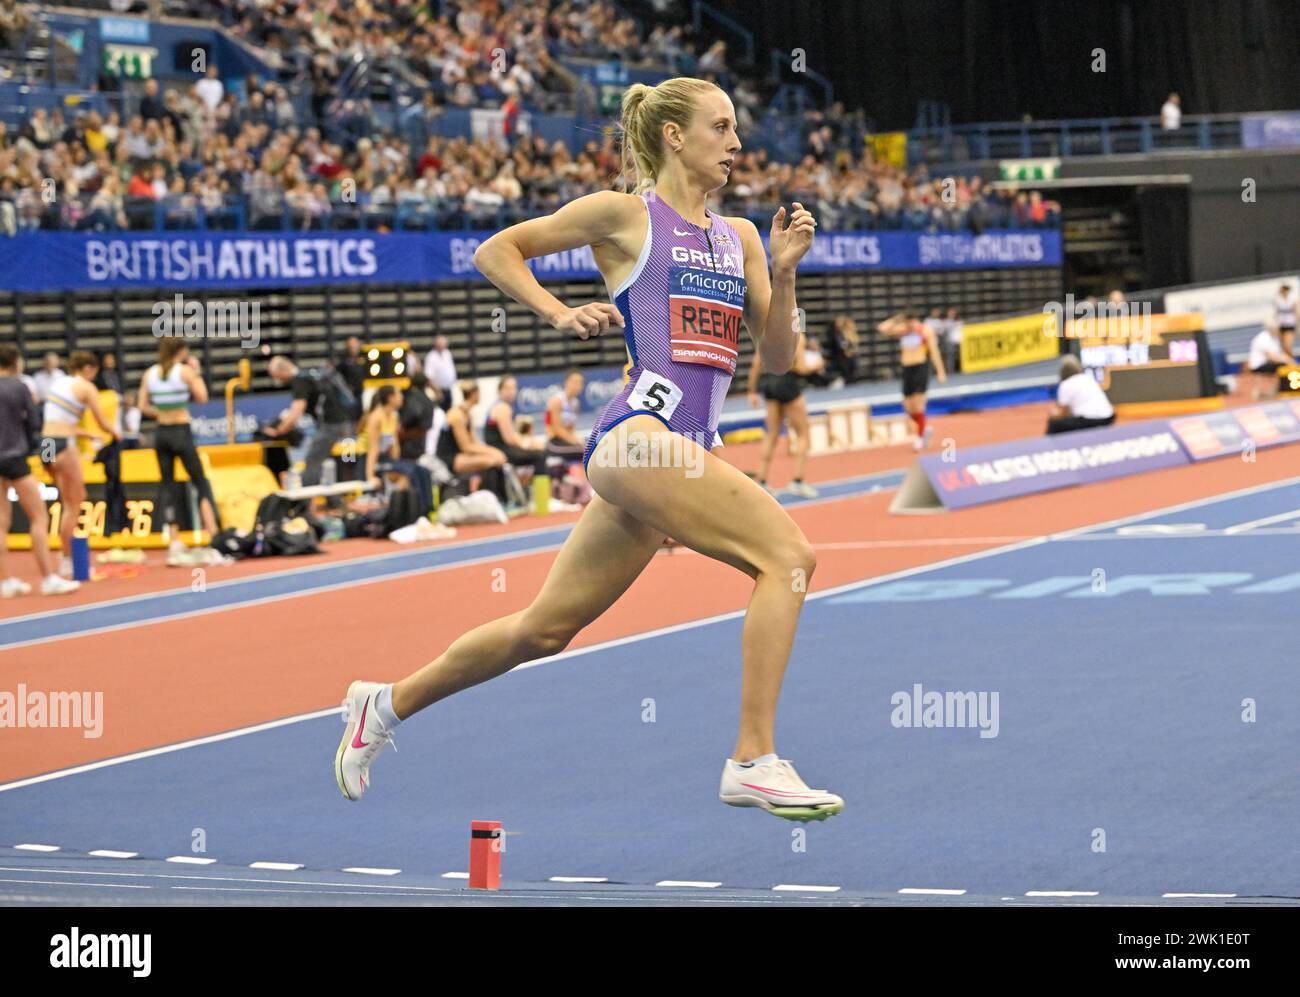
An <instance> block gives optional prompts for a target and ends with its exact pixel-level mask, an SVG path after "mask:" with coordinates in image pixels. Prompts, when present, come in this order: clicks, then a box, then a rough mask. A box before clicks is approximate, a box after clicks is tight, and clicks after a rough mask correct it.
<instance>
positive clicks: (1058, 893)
mask: <svg viewBox="0 0 1300 997" xmlns="http://www.w3.org/2000/svg"><path fill="white" fill-rule="evenodd" d="M1025 896H1027V897H1095V896H1097V892H1096V891H1095V890H1030V891H1029V892H1027V893H1026V894H1025Z"/></svg>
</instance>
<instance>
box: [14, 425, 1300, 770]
mask: <svg viewBox="0 0 1300 997" xmlns="http://www.w3.org/2000/svg"><path fill="white" fill-rule="evenodd" d="M1045 412H1046V405H1032V406H1021V407H1018V408H1015V409H1003V410H997V411H993V412H983V413H978V414H969V415H954V416H946V417H939V418H936V419H935V420H934V424H935V439H936V442H940V441H942V440H943V438H944V437H951V438H952V439H954V440H955V442H956V444H957V445H958V446H974V445H978V444H980V443H989V442H995V441H997V440H1005V439H1012V438H1017V437H1023V436H1028V435H1034V434H1036V433H1038V432H1040V431H1041V427H1042V425H1043V421H1044V416H1045ZM757 446H758V445H757V444H747V445H743V446H735V447H726V448H724V449H723V450H721V451H719V453H720V454H722V455H725V456H726V457H727V459H728V460H731V461H732V462H733V463H735V464H737V465H738V466H740V467H742V468H752V467H753V466H755V465H756V463H757V459H758V453H757ZM780 453H781V454H782V456H779V457H778V462H777V466H776V467H775V468H774V473H773V481H774V483H776V484H781V483H783V482H784V481H785V476H786V475H787V474H788V462H787V461H786V459H785V458H784V456H783V454H784V446H782V448H781V451H780ZM911 456H912V454H911V451H910V450H905V449H902V448H897V447H895V448H891V449H888V450H883V451H869V452H865V453H855V454H847V455H838V456H833V457H824V458H818V459H814V460H812V461H810V462H809V467H808V479H809V480H810V481H813V482H816V481H825V480H829V479H835V478H843V477H850V476H855V475H861V474H869V473H871V472H873V471H880V470H887V469H890V468H898V467H902V466H904V465H905V464H906V463H908V462H909V459H910V458H911ZM1297 474H1300V445H1292V446H1286V447H1279V448H1274V449H1269V450H1261V451H1259V452H1258V454H1257V457H1256V460H1255V461H1254V462H1253V463H1246V462H1244V461H1240V460H1235V459H1225V460H1219V461H1211V462H1207V463H1203V464H1200V465H1193V466H1187V467H1179V468H1171V469H1168V470H1164V471H1158V472H1154V473H1150V474H1144V475H1141V476H1137V477H1131V478H1121V479H1117V480H1114V481H1110V482H1103V483H1100V484H1096V485H1089V486H1086V487H1082V488H1073V489H1069V490H1065V491H1057V492H1049V493H1046V494H1042V495H1035V496H1027V497H1024V498H1020V499H1014V500H1011V501H1007V502H1001V503H996V504H993V505H989V506H982V507H976V508H973V509H967V510H963V511H960V512H952V513H941V514H937V515H931V516H893V515H890V514H889V513H888V511H887V510H888V506H889V503H890V501H891V499H892V493H881V494H875V495H869V496H863V497H857V498H845V499H836V500H831V501H826V502H822V503H818V504H816V505H813V506H805V507H798V506H795V507H792V508H791V509H790V514H791V515H792V516H793V518H794V519H795V521H796V522H797V523H798V524H799V525H800V527H801V528H802V529H803V530H804V532H805V534H806V535H807V536H808V538H809V539H810V540H811V541H812V543H813V545H814V546H815V547H818V548H819V552H818V568H817V572H816V575H815V576H814V578H813V580H812V583H811V590H812V591H814V592H815V591H817V590H820V589H825V588H829V587H832V586H836V585H842V584H845V583H847V582H853V581H858V580H861V579H866V578H871V577H875V576H879V575H883V574H888V573H890V572H894V571H898V570H901V569H905V568H912V567H917V566H921V565H925V564H931V563H935V562H938V561H942V560H945V559H947V558H951V557H955V556H958V555H962V554H969V553H973V552H976V551H980V550H987V549H990V548H993V547H998V546H1003V545H1005V544H1007V543H1011V542H1014V541H1015V540H1017V539H1022V538H1027V537H1029V536H1039V535H1042V534H1044V533H1048V532H1053V531H1057V530H1066V529H1071V528H1075V527H1081V526H1087V525H1090V524H1094V523H1098V522H1102V521H1105V520H1109V519H1114V518H1119V517H1123V516H1130V515H1134V514H1137V513H1142V512H1146V511H1149V510H1152V509H1157V508H1160V507H1163V506H1168V505H1173V504H1176V503H1180V502H1186V501H1190V500H1194V499H1200V498H1207V497H1210V496H1213V495H1216V494H1220V493H1223V492H1227V491H1232V490H1234V489H1238V488H1245V487H1249V486H1251V485H1256V484H1263V483H1267V482H1271V481H1277V480H1281V479H1283V478H1287V477H1292V476H1295V475H1297ZM575 518H576V516H575V515H568V516H554V517H550V518H549V519H547V520H530V519H524V520H519V521H515V522H513V523H511V524H509V525H508V526H479V527H469V528H466V529H464V530H462V531H461V533H460V536H459V537H458V538H457V539H458V540H463V539H468V538H472V537H478V536H491V535H498V534H502V533H508V532H515V531H519V530H526V529H535V528H537V527H539V526H543V525H559V524H560V523H562V522H565V521H572V520H574V519H575ZM862 542H873V545H872V546H869V547H858V548H850V549H842V548H840V547H839V545H842V544H846V543H862ZM828 545H829V546H828ZM394 547H395V545H392V544H390V543H387V542H378V541H375V542H366V541H349V542H348V543H347V544H344V545H338V546H337V547H336V548H335V550H334V551H332V552H331V553H330V554H328V555H325V557H328V558H329V559H332V560H341V559H345V558H352V557H361V556H367V555H373V554H375V553H380V552H383V551H392V550H393V549H394ZM154 556H155V558H156V557H157V555H154ZM554 556H555V555H554V551H544V552H540V553H531V554H524V555H518V556H511V557H504V558H502V559H501V560H500V561H499V562H494V563H482V564H477V565H471V566H467V567H458V568H444V569H435V570H431V571H429V572H427V573H424V574H421V575H417V576H414V577H406V578H400V579H393V580H383V581H376V582H372V583H368V584H361V585H356V586H353V587H351V588H349V589H347V590H340V591H330V592H322V593H318V594H309V595H304V596H299V597H293V598H289V599H281V600H278V601H274V602H270V603H267V604H264V605H255V606H248V607H243V608H236V609H230V610H225V611H222V612H219V613H213V614H210V615H204V616H198V617H193V618H188V619H182V620H175V621H167V622H161V623H150V624H148V625H147V626H136V627H131V628H128V629H124V630H120V631H115V632H110V633H104V634H98V635H94V636H87V637H74V638H68V639H64V640H57V641H53V642H48V643H46V644H42V645H36V646H31V647H23V648H18V649H15V650H12V651H9V652H6V653H5V654H4V656H3V657H2V658H0V689H7V690H13V689H15V688H16V686H17V684H18V683H19V682H24V683H26V684H27V685H28V687H29V688H33V689H42V690H47V691H48V690H78V689H90V690H102V691H103V693H104V715H105V722H104V733H103V736H102V737H100V738H98V739H94V740H90V739H85V738H83V737H82V736H81V732H80V731H61V730H43V731H24V732H23V734H22V741H21V742H18V741H17V736H18V735H17V734H16V733H15V732H14V731H12V730H5V731H2V732H0V781H9V780H12V779H16V778H21V777H24V776H28V775H33V774H37V773H42V772H48V771H53V770H56V769H61V768H65V767H67V766H71V765H76V764H81V763H84V762H89V761H93V760H97V759H102V758H108V757H112V756H115V755H121V754H125V753H128V752H132V751H138V750H142V749H146V748H150V747H156V746H159V745H164V744H169V743H174V742H177V741H182V740H187V739H190V738H194V737H201V736H204V735H207V734H213V733H217V732H221V731H225V730H230V729H233V728H237V727H243V726H247V725H250V724H255V723H261V722H265V721H268V720H274V719H278V718H281V717H286V716H291V715H294V714H298V713H304V712H308V711H311V710H318V709H322V708H325V707H329V706H332V705H334V704H336V703H338V702H339V701H340V699H341V697H342V695H343V693H344V691H345V690H346V688H347V685H348V682H349V681H351V680H352V679H354V678H358V677H366V678H369V679H375V680H393V679H396V678H398V677H400V676H402V675H405V674H406V673H407V672H409V671H411V670H412V669H413V668H415V667H418V666H420V665H422V664H424V663H425V662H426V661H428V660H430V659H431V658H433V657H436V656H437V655H438V654H440V653H441V652H442V651H443V649H445V648H446V646H447V645H448V644H449V643H450V642H451V641H453V640H454V639H455V638H456V637H457V636H459V635H460V634H461V633H463V632H464V631H466V630H467V629H470V628H472V627H474V626H476V625H478V624H480V623H482V622H485V621H487V620H490V619H494V618H496V617H499V616H502V615H505V614H508V613H512V612H515V611H516V610H519V609H522V608H523V607H525V606H526V605H527V604H528V603H529V601H530V600H531V599H532V597H533V595H534V594H535V593H536V592H537V590H538V588H539V587H540V585H541V583H542V580H543V579H544V578H545V575H546V572H547V570H548V569H549V567H550V564H551V562H552V560H553V558H554ZM11 557H12V558H13V559H14V566H15V567H18V566H23V567H26V566H27V565H23V562H24V561H26V562H27V564H28V565H29V564H30V561H31V558H30V555H26V554H16V555H11ZM322 560H324V558H315V559H312V561H311V563H313V564H316V563H321V561H322ZM288 566H289V565H288V563H287V562H286V561H284V560H281V559H268V560H267V561H265V562H244V563H242V564H239V565H237V566H234V567H231V568H226V569H213V570H212V571H211V572H210V577H218V578H235V577H244V576H248V575H252V574H258V573H262V572H265V571H281V570H284V569H285V568H286V567H288ZM501 567H504V568H505V569H506V571H507V574H506V588H507V590H506V591H505V592H498V591H494V589H493V580H494V575H493V571H494V570H495V569H497V568H501ZM180 574H181V572H179V571H173V572H171V573H170V574H169V572H168V569H165V568H161V567H158V568H152V569H150V570H149V571H148V572H146V573H145V574H144V575H142V576H141V577H139V578H135V579H117V580H111V581H105V582H100V583H96V584H94V585H91V586H87V588H88V589H89V591H88V592H87V593H86V594H85V595H84V596H83V595H81V594H78V596H77V597H76V599H77V601H79V602H83V603H84V602H92V601H96V600H102V599H114V598H120V597H122V596H125V595H132V594H137V593H140V592H147V591H157V590H161V589H174V588H178V587H180V586H181V585H187V584H188V575H186V576H185V577H183V578H181V577H177V576H179V575H180ZM750 590H751V583H750V581H749V579H748V578H746V577H745V576H744V575H742V574H741V573H739V572H737V571H736V570H734V569H732V568H730V567H727V566H725V565H722V564H719V563H717V562H713V561H710V560H709V559H707V558H704V557H701V556H699V555H697V554H694V553H693V552H690V551H687V550H682V549H679V550H677V551H674V552H665V553H662V554H661V555H660V556H659V557H657V558H655V559H654V560H653V561H652V562H651V564H650V565H649V567H648V568H647V569H646V570H645V572H644V573H643V574H642V576H641V578H639V579H638V580H637V582H636V583H635V584H634V585H633V586H632V587H631V589H629V590H628V592H627V594H626V595H625V596H624V597H623V598H622V599H621V600H620V601H619V602H618V603H617V604H616V605H615V606H614V607H613V608H611V609H610V610H609V612H607V613H606V614H605V615H604V616H603V617H602V618H601V619H599V620H597V621H596V622H595V623H593V624H592V625H591V626H590V627H588V628H587V629H586V630H585V631H583V632H582V633H581V634H580V635H579V636H578V637H577V638H576V640H575V641H574V643H573V645H572V647H575V648H577V647H585V646H588V645H591V644H595V643H599V642H602V641H607V640H611V639H614V638H618V637H624V636H629V635H634V634H638V633H644V632H646V631H649V630H654V629H658V628H660V627H664V626H669V625H672V624H676V623H683V622H688V621H692V620H699V619H703V618H705V617H709V616H713V615H716V614H719V613H725V612H730V611H734V610H739V609H743V608H744V606H745V605H746V603H747V602H748V599H749V594H750ZM52 602H53V601H52V600H44V599H42V600H38V599H33V598H27V599H21V600H14V601H12V602H10V603H8V604H6V605H4V606H3V614H4V615H5V616H12V615H19V614H21V613H32V612H38V611H45V610H49V609H51V608H53V606H52ZM70 604H75V603H70ZM738 664H739V647H737V649H736V661H735V665H738ZM560 667H563V666H560ZM728 667H730V665H729V666H728ZM792 667H796V668H797V667H798V661H797V657H796V660H795V661H793V662H792Z"/></svg>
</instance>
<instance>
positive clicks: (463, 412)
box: [436, 381, 581, 505]
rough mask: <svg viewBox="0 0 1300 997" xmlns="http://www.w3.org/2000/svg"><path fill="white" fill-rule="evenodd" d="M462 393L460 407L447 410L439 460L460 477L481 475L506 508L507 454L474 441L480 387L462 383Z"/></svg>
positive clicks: (439, 446) (467, 382)
mask: <svg viewBox="0 0 1300 997" xmlns="http://www.w3.org/2000/svg"><path fill="white" fill-rule="evenodd" d="M460 393H461V399H462V400H461V402H460V404H459V405H453V406H452V407H451V408H450V409H448V411H447V422H446V425H444V426H443V427H442V432H441V433H439V435H438V447H437V451H436V455H437V458H438V459H439V460H440V461H442V462H443V464H445V465H446V466H447V470H449V471H450V472H451V473H452V474H454V475H456V476H457V477H468V476H470V475H472V474H479V475H481V477H482V483H483V487H484V488H486V489H488V490H489V491H491V492H492V493H493V494H495V495H496V497H497V498H499V499H500V500H501V502H502V504H503V505H504V504H505V503H506V502H508V500H509V497H508V495H507V493H506V483H505V475H504V473H503V471H502V468H504V467H505V464H506V455H505V453H504V452H503V451H501V450H499V449H498V448H496V447H490V446H488V445H487V444H485V443H480V442H479V441H478V440H476V439H475V438H474V429H473V427H472V425H471V424H470V410H471V409H473V407H474V406H475V405H476V404H478V396H479V391H478V385H477V384H476V383H475V382H473V381H461V382H460ZM579 456H581V455H579Z"/></svg>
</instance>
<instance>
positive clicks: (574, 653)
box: [0, 476, 1300, 793]
mask: <svg viewBox="0 0 1300 997" xmlns="http://www.w3.org/2000/svg"><path fill="white" fill-rule="evenodd" d="M1298 484H1300V476H1297V477H1294V478H1286V479H1284V480H1282V481H1270V482H1266V483H1264V484H1261V485H1252V486H1250V487H1248V488H1241V489H1238V490H1237V491H1233V492H1225V493H1223V494H1221V495H1213V496H1209V497H1207V498H1202V499H1193V500H1192V501H1189V502H1181V503H1179V504H1178V505H1171V506H1167V507H1165V508H1161V509H1151V510H1149V511H1147V512H1141V513H1134V514H1133V515H1131V516H1121V517H1119V518H1118V519H1111V520H1107V521H1105V522H1102V523H1092V524H1089V525H1088V526H1077V527H1074V528H1073V529H1070V530H1064V531H1062V532H1060V533H1052V534H1045V535H1043V536H1040V537H1035V538H1033V539H1030V540H1024V541H1021V542H1020V543H1014V544H1008V545H1007V546H1005V547H994V548H991V549H989V550H978V551H973V552H972V553H970V554H959V555H957V556H956V557H948V558H944V559H943V560H942V561H934V562H932V563H930V564H920V565H917V566H916V567H914V568H904V569H902V570H901V571H891V572H889V573H888V574H885V575H876V576H874V577H872V578H863V579H859V580H858V581H855V582H846V583H845V584H843V585H836V586H833V587H832V588H828V589H821V590H819V591H817V592H809V593H808V594H807V595H806V596H805V597H804V601H805V602H810V601H812V600H814V599H825V598H828V597H830V596H836V595H842V594H843V593H845V592H852V591H855V590H856V589H861V588H869V587H871V586H872V585H883V584H886V583H887V582H892V581H897V580H898V579H901V578H911V577H913V576H914V575H923V574H926V573H927V572H930V571H943V570H944V569H946V568H952V567H956V566H957V565H960V564H968V563H970V562H971V561H981V560H983V559H984V558H986V557H996V556H998V555H1001V554H1011V553H1014V552H1016V551H1018V550H1024V549H1025V548H1027V547H1034V546H1037V545H1039V544H1043V543H1048V542H1050V541H1053V540H1062V539H1071V538H1073V537H1076V536H1082V535H1083V534H1085V533H1087V532H1088V531H1089V530H1104V529H1109V528H1110V527H1113V526H1118V525H1120V524H1121V523H1129V522H1133V521H1135V520H1139V519H1148V518H1150V517H1152V516H1163V515H1166V514H1168V513H1171V512H1182V511H1183V510H1185V509H1194V508H1196V507H1198V506H1205V505H1212V504H1214V503H1216V502H1225V501H1228V500H1230V499H1234V498H1241V497H1243V496H1246V495H1252V494H1257V493H1260V492H1266V491H1272V490H1273V489H1276V488H1285V487H1291V486H1293V485H1298ZM745 612H746V611H745V610H744V609H736V610H732V611H731V612H729V613H719V614H717V615H716V616H707V617H705V618H703V619H700V620H690V621H688V622H686V623H676V624H673V625H672V626H667V627H660V628H659V629H657V630H647V631H645V632H643V633H639V634H632V635H630V636H627V637H619V638H617V639H615V640H608V641H603V642H601V643H599V644H591V645H588V646H587V647H579V648H574V649H572V650H566V651H561V652H560V653H559V654H553V655H551V656H550V657H548V658H537V659H535V660H533V661H525V662H524V663H523V664H521V665H516V666H515V667H514V668H512V669H511V673H514V672H520V671H523V670H524V669H525V668H537V667H540V666H541V665H549V664H554V663H555V662H557V661H564V660H567V659H569V658H577V657H580V656H583V655H589V654H597V653H599V652H601V651H608V650H610V649H612V648H615V647H622V646H623V645H624V644H634V643H638V642H640V641H643V640H653V639H655V638H656V637H666V636H668V635H670V634H675V633H679V632H681V631H685V630H694V629H696V628H697V627H704V626H709V625H711V624H714V623H724V622H727V621H729V620H738V619H743V618H744V616H745ZM339 712H340V707H339V706H331V707H329V708H328V709H324V710H313V711H312V712H310V713H300V714H298V715H296V716H291V717H284V718H283V719H281V720H272V721H270V722H268V723H262V724H254V725H253V726H251V727H242V728H238V729H236V730H230V731H226V732H224V733H222V734H211V735H208V736H206V737H197V738H193V739H192V740H189V741H182V742H181V743H179V744H170V745H165V746H163V747H160V748H150V749H148V750H146V751H137V752H134V753H132V754H129V755H122V756H120V757H118V758H105V759H103V760H101V761H97V762H90V763H88V764H86V765H77V766H74V767H73V768H69V769H60V770H57V771H54V772H46V773H45V774H44V775H37V776H32V777H30V778H27V779H19V780H17V781H15V782H9V783H5V784H3V785H0V793H3V792H6V791H8V790H11V789H22V788H23V787H25V786H32V785H36V784H37V783H42V782H48V781H50V780H52V779H62V778H65V777H67V776H70V775H79V774H81V773H83V772H92V771H94V770H96V769H101V768H107V767H109V766H113V765H122V764H124V763H126V762H134V761H139V760H141V759H144V758H152V757H154V756H156V755H165V754H169V753H170V752H173V751H181V750H183V749H185V748H196V747H200V746H201V745H205V744H213V743H215V742H217V741H225V740H228V739H230V738H235V737H242V736H244V735H245V734H257V733H260V732H262V731H264V730H271V729H273V728H275V727H285V726H288V725H290V724H296V723H301V722H303V721H306V720H316V719H319V718H321V717H329V716H333V717H337V716H338V715H339Z"/></svg>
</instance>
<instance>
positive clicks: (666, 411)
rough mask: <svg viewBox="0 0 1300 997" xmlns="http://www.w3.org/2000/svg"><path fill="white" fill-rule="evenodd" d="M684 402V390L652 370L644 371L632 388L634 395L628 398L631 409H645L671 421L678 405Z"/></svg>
mask: <svg viewBox="0 0 1300 997" xmlns="http://www.w3.org/2000/svg"><path fill="white" fill-rule="evenodd" d="M681 400H682V389H681V388H679V387H677V385H675V384H673V382H672V381H670V380H668V378H666V377H664V376H663V375H662V374H656V373H655V372H654V371H652V370H643V371H642V372H641V376H640V377H638V378H637V379H636V384H634V385H633V386H632V393H631V394H630V395H628V396H627V404H628V406H629V407H630V408H639V409H645V410H646V411H647V412H653V413H654V414H655V415H658V416H662V417H663V418H665V419H671V418H672V417H673V413H674V412H676V411H677V403H678V402H680V401H681Z"/></svg>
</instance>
